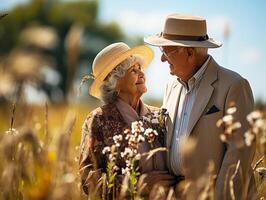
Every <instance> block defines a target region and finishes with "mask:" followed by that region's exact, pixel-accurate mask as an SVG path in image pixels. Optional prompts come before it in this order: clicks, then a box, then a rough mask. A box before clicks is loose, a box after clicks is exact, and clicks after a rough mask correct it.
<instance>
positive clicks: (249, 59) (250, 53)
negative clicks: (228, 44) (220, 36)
mask: <svg viewBox="0 0 266 200" xmlns="http://www.w3.org/2000/svg"><path fill="white" fill-rule="evenodd" d="M261 57H262V56H261V52H260V51H259V50H258V49H256V48H254V47H249V48H246V50H245V51H243V52H242V53H241V54H240V60H241V61H242V63H243V64H245V65H250V64H252V65H254V64H256V63H258V62H259V61H260V59H261Z"/></svg>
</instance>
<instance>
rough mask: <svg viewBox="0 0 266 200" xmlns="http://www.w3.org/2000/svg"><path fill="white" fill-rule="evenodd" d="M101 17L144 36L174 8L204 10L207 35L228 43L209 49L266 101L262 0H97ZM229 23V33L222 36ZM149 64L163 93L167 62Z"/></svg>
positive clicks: (155, 88) (152, 91) (152, 82)
mask: <svg viewBox="0 0 266 200" xmlns="http://www.w3.org/2000/svg"><path fill="white" fill-rule="evenodd" d="M26 1H27V0H4V1H3V0H1V4H0V8H1V10H2V9H6V8H9V7H11V6H13V5H15V4H17V3H18V2H26ZM99 3H100V19H101V20H102V21H105V22H110V21H115V22H117V23H118V24H119V25H120V26H121V27H122V29H123V31H124V32H125V33H126V34H128V35H129V36H135V35H138V36H146V35H150V34H154V33H158V32H160V31H161V30H162V29H163V23H164V19H165V18H166V16H167V15H168V14H171V13H188V14H193V15H200V16H203V17H205V18H206V19H207V23H208V34H209V36H210V37H213V38H214V39H216V40H219V41H221V42H223V43H224V45H223V47H221V48H219V49H214V50H210V51H209V53H210V54H211V55H212V56H213V57H214V58H215V59H216V60H217V61H218V63H219V64H220V65H222V66H224V67H226V68H229V69H231V70H234V71H236V72H238V73H239V74H241V75H242V76H243V77H245V78H246V79H248V80H249V82H250V84H251V87H252V89H253V92H254V95H255V97H256V98H262V99H264V100H265V101H266V89H265V88H264V87H265V86H264V85H265V84H266V60H265V59H264V58H265V57H266V51H265V50H264V48H265V47H266V22H265V21H266V1H264V0H253V1H250V0H241V1H240V0H233V1H232V0H223V1H213V0H201V1H198V0H182V1H181V0H179V1H177V0H175V1H174V0H167V1H166V0H99ZM226 24H228V25H229V27H230V37H229V39H228V40H227V41H225V39H224V37H223V32H224V27H225V26H226ZM152 49H153V50H154V52H155V59H154V61H153V62H152V64H151V65H150V67H149V68H148V69H147V73H146V75H147V86H148V93H147V94H146V95H145V97H148V96H149V95H152V96H155V97H157V98H162V96H163V90H164V85H165V84H166V82H167V80H168V79H169V77H170V75H169V70H168V66H167V64H163V63H161V62H160V52H159V51H158V49H157V48H152Z"/></svg>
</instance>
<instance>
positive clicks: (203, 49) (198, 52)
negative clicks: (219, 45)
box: [195, 47, 208, 55]
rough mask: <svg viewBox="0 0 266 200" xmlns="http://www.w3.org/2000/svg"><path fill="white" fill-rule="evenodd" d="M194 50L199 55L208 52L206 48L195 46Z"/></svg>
mask: <svg viewBox="0 0 266 200" xmlns="http://www.w3.org/2000/svg"><path fill="white" fill-rule="evenodd" d="M195 51H196V53H197V54H199V55H207V54H208V48H203V47H195Z"/></svg>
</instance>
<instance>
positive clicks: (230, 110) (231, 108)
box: [226, 107, 236, 115]
mask: <svg viewBox="0 0 266 200" xmlns="http://www.w3.org/2000/svg"><path fill="white" fill-rule="evenodd" d="M235 112H236V107H230V108H228V109H227V111H226V113H227V114H229V115H232V114H234V113H235Z"/></svg>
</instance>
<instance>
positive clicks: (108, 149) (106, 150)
mask: <svg viewBox="0 0 266 200" xmlns="http://www.w3.org/2000/svg"><path fill="white" fill-rule="evenodd" d="M110 152H111V148H110V147H104V148H103V151H102V153H103V154H107V153H110Z"/></svg>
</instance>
